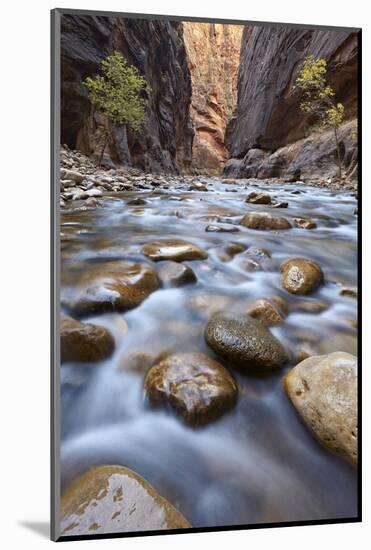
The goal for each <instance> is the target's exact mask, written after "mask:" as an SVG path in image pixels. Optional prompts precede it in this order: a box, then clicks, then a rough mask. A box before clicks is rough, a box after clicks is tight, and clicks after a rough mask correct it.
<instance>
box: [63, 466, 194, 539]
mask: <svg viewBox="0 0 371 550" xmlns="http://www.w3.org/2000/svg"><path fill="white" fill-rule="evenodd" d="M61 518H62V519H61V533H62V535H65V536H68V535H96V534H99V533H105V534H106V533H120V532H121V533H123V532H136V531H147V530H158V529H187V528H189V527H191V525H190V524H189V523H188V521H187V520H186V519H185V517H184V516H183V515H182V514H181V513H180V512H178V510H176V509H175V508H174V507H173V506H172V505H171V504H170V503H169V502H168V501H167V500H166V499H164V498H163V497H162V496H160V495H159V494H158V493H157V491H155V489H154V488H153V487H152V486H151V485H150V484H149V483H148V482H147V481H146V480H145V479H143V478H142V477H141V476H139V475H138V474H136V473H135V472H133V471H132V470H129V469H128V468H124V467H123V466H97V467H95V468H92V469H90V470H88V471H87V472H85V473H84V474H83V475H82V476H80V477H79V478H77V479H76V480H75V481H74V482H73V483H72V484H71V485H70V486H69V487H68V488H67V490H66V491H65V493H64V494H63V495H62V499H61Z"/></svg>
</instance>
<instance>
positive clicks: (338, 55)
mask: <svg viewBox="0 0 371 550" xmlns="http://www.w3.org/2000/svg"><path fill="white" fill-rule="evenodd" d="M309 54H313V55H314V56H315V57H322V58H325V59H326V60H327V62H328V77H329V81H330V84H331V86H332V87H333V89H334V91H335V93H336V99H337V100H338V101H340V102H342V103H343V104H344V106H345V116H346V119H347V120H348V121H352V120H353V122H348V123H347V124H344V125H343V127H342V129H341V131H340V134H341V135H340V138H341V143H340V147H341V155H342V159H343V163H344V166H345V168H346V169H347V171H348V175H349V176H352V177H353V176H354V175H355V174H356V165H357V142H356V139H355V138H354V136H355V134H356V123H355V120H354V119H355V117H356V113H357V34H356V33H350V32H346V31H319V30H307V29H292V28H284V27H277V28H268V27H258V26H255V27H246V28H245V29H244V32H243V37H242V45H241V60H240V68H239V75H238V100H237V109H236V112H235V114H234V116H233V118H232V119H231V121H230V123H229V125H228V128H227V144H228V147H229V150H230V156H231V159H230V160H229V161H228V162H227V164H226V167H225V174H227V175H234V176H239V177H287V176H290V177H292V178H298V177H300V176H301V177H306V178H310V177H331V176H334V175H336V173H337V167H336V157H335V154H336V147H335V141H334V137H333V134H332V132H331V131H327V132H323V131H321V132H319V131H318V130H317V131H314V127H313V125H314V123H315V120H314V119H313V118H311V117H310V116H308V115H306V114H304V113H302V112H301V111H300V108H299V105H300V95H299V94H298V93H297V92H296V91H295V90H294V83H295V79H296V76H297V74H298V71H299V69H300V66H301V64H302V62H303V60H304V59H305V57H306V56H307V55H309Z"/></svg>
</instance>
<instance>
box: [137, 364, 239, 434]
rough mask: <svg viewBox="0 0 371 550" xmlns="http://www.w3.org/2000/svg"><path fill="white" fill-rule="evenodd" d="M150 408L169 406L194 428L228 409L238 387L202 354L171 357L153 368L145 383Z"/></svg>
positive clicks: (222, 369)
mask: <svg viewBox="0 0 371 550" xmlns="http://www.w3.org/2000/svg"><path fill="white" fill-rule="evenodd" d="M144 388H145V392H146V394H147V397H148V399H149V402H150V403H151V404H152V405H164V404H168V405H170V406H171V407H172V408H173V409H174V410H175V411H176V412H177V413H178V414H180V415H181V416H182V417H183V418H184V420H185V421H186V422H187V423H188V424H191V425H193V426H197V425H202V424H206V423H208V422H210V421H211V420H215V419H216V418H218V417H219V416H221V415H222V414H223V413H224V412H225V411H226V410H228V409H229V408H231V407H232V406H233V405H234V403H235V401H236V398H237V385H236V382H235V381H234V379H233V377H232V376H231V375H230V374H229V372H228V371H227V370H226V369H225V368H224V367H223V366H222V365H220V364H219V363H217V362H216V361H214V360H213V359H211V358H210V357H208V356H207V355H205V354H203V353H184V354H179V355H172V356H170V357H168V358H167V359H165V360H164V361H161V362H160V363H159V364H158V365H155V366H154V367H152V368H151V369H150V370H149V372H148V374H147V376H146V379H145V382H144Z"/></svg>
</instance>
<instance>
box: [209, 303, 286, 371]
mask: <svg viewBox="0 0 371 550" xmlns="http://www.w3.org/2000/svg"><path fill="white" fill-rule="evenodd" d="M205 340H206V342H207V344H208V345H209V346H210V347H211V348H212V349H213V350H214V351H215V353H217V354H218V355H220V356H221V357H224V358H225V359H227V360H228V361H231V363H233V364H234V365H236V366H238V367H239V368H240V369H241V370H242V371H244V372H246V373H253V374H259V373H263V372H267V371H273V370H276V369H279V368H280V367H282V366H283V365H284V364H285V363H286V361H287V360H288V356H287V353H286V351H285V349H284V348H283V346H282V345H281V343H280V342H279V341H278V340H277V338H275V337H274V336H273V334H271V332H269V330H268V329H267V328H265V327H264V325H262V323H260V322H259V321H257V320H255V319H253V318H252V317H250V316H249V315H243V314H239V315H238V314H228V313H225V312H218V313H215V314H214V315H213V316H212V317H211V319H210V320H209V322H208V324H207V326H206V330H205Z"/></svg>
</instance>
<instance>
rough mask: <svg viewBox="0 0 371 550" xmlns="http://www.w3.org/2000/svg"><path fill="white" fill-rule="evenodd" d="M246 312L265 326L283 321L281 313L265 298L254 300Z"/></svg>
mask: <svg viewBox="0 0 371 550" xmlns="http://www.w3.org/2000/svg"><path fill="white" fill-rule="evenodd" d="M247 313H248V314H249V315H250V316H251V317H253V318H254V319H257V320H258V321H260V322H261V323H263V325H265V326H267V327H269V326H273V325H280V324H282V323H283V315H282V313H281V312H280V311H279V310H278V308H277V307H276V306H275V305H274V304H273V303H272V302H270V301H269V300H266V299H265V298H261V299H260V300H257V301H256V302H254V303H253V304H252V305H251V306H250V307H249V309H248V310H247Z"/></svg>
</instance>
